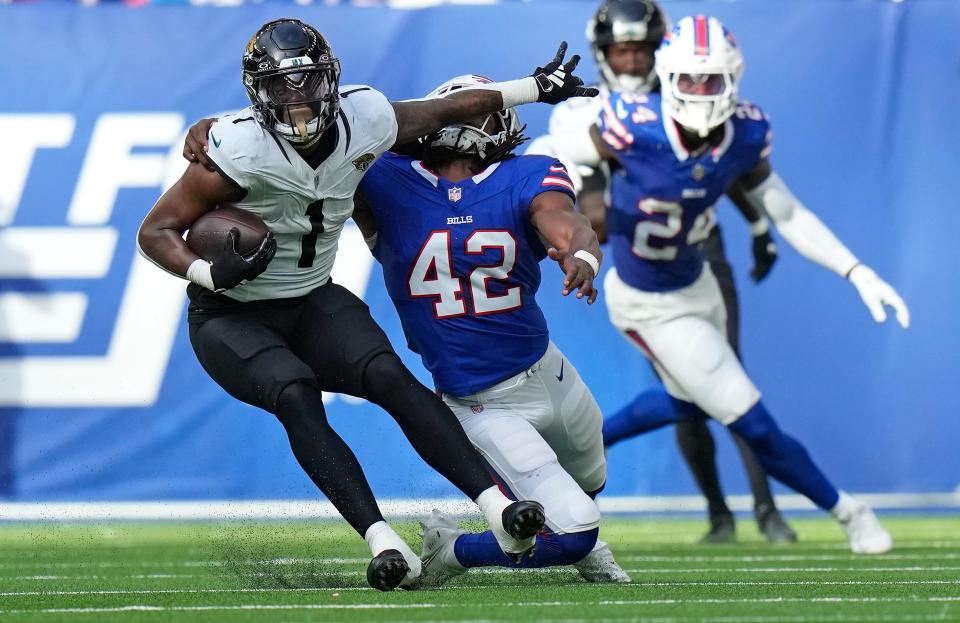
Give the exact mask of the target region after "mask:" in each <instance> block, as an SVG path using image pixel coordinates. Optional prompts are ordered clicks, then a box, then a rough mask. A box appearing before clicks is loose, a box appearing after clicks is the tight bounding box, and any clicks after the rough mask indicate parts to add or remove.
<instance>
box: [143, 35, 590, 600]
mask: <svg viewBox="0 0 960 623" xmlns="http://www.w3.org/2000/svg"><path fill="white" fill-rule="evenodd" d="M565 47H566V46H565V45H561V49H560V50H559V51H558V55H557V57H556V58H555V59H554V60H553V61H552V62H551V63H549V64H548V65H547V66H546V67H545V68H542V69H539V68H538V70H537V71H535V72H534V76H531V77H529V78H524V79H521V80H517V81H512V82H505V83H500V84H489V85H484V87H483V88H482V89H474V90H469V91H464V92H462V93H456V94H452V95H451V96H450V97H449V98H439V99H434V100H430V101H418V102H394V103H391V102H389V101H387V99H386V98H385V97H384V96H383V95H382V94H381V93H379V92H377V91H375V90H373V89H371V88H370V87H365V86H354V87H342V88H341V87H340V86H339V78H340V63H339V61H338V60H337V58H336V57H335V56H334V54H333V51H332V50H331V48H330V46H329V44H328V43H327V41H326V40H325V39H324V37H323V35H321V34H320V32H319V31H317V30H316V29H315V28H313V27H311V26H309V25H307V24H304V23H303V22H300V21H299V20H291V19H281V20H275V21H272V22H268V23H267V24H265V25H264V26H263V27H261V28H260V29H259V30H258V31H257V32H256V33H255V34H254V36H253V37H252V38H251V39H250V41H249V43H248V44H247V47H246V51H245V53H244V56H243V72H242V75H243V82H244V87H245V88H246V91H247V95H248V96H249V98H250V101H251V103H252V106H251V107H248V108H246V109H244V110H242V111H241V112H240V113H238V114H234V115H229V116H226V117H224V118H222V119H220V120H219V121H217V122H216V123H215V124H214V125H213V127H212V129H211V130H210V143H212V146H211V148H210V149H209V152H207V153H205V149H204V147H203V146H200V145H198V144H197V143H196V140H195V139H194V140H193V142H192V143H191V142H190V139H188V144H187V146H186V147H185V155H187V156H190V157H191V158H192V159H193V160H194V162H193V163H191V164H190V165H189V166H188V167H187V169H186V171H185V172H184V174H183V176H182V177H181V178H180V180H179V181H178V182H177V183H176V184H174V185H173V186H172V187H171V188H170V189H169V190H168V191H167V192H166V193H164V195H163V196H162V197H161V198H160V199H159V200H158V202H157V204H156V205H155V206H154V208H153V209H152V210H151V212H150V213H149V214H148V215H147V217H146V220H145V221H144V223H143V225H142V226H141V228H140V231H139V235H138V242H139V246H140V249H141V252H142V253H143V254H144V255H145V256H146V257H148V258H149V259H151V260H152V261H154V262H155V263H156V264H158V265H159V266H160V267H162V268H164V269H166V270H167V271H169V272H171V273H173V274H175V275H178V276H180V277H183V278H186V279H188V280H189V281H190V282H191V283H190V285H189V286H188V295H189V297H190V306H189V315H188V320H189V324H190V340H191V343H192V345H193V348H194V351H195V352H196V354H197V357H198V359H199V360H200V363H201V364H202V365H203V367H204V369H205V370H206V371H207V372H208V373H209V374H210V376H211V377H212V378H213V379H214V380H215V381H216V382H217V383H218V384H219V385H220V386H221V387H223V388H224V389H225V390H226V391H227V392H228V393H230V394H231V395H232V396H234V397H235V398H237V399H239V400H242V401H243V402H246V403H248V404H251V405H254V406H257V407H260V408H262V409H264V410H266V411H269V412H270V413H273V414H274V415H276V417H277V419H278V420H279V421H280V423H281V424H282V425H283V427H284V429H285V430H286V432H287V435H288V437H289V439H290V445H291V448H292V450H293V453H294V455H295V457H296V459H297V461H298V462H299V464H300V466H301V467H302V468H303V470H304V471H305V472H306V473H307V475H308V476H309V477H310V478H311V479H312V480H313V482H314V483H315V484H316V485H317V487H318V488H319V489H320V490H321V491H323V493H324V494H325V495H326V496H327V497H328V498H329V499H330V501H331V502H332V503H333V504H334V506H336V508H337V510H338V511H339V512H340V513H341V514H342V515H343V517H344V518H345V519H346V520H347V521H348V522H349V523H350V525H351V526H352V527H353V528H354V529H355V530H356V531H357V532H358V533H359V534H360V535H362V536H363V537H364V539H365V540H366V541H367V543H368V545H369V547H370V551H371V554H372V556H373V560H372V561H371V563H370V565H369V566H368V569H367V579H368V581H369V582H370V584H371V585H372V586H374V587H375V588H378V589H381V590H390V589H392V588H395V587H396V586H397V585H399V584H400V582H402V581H404V580H406V581H411V580H413V579H415V578H416V577H417V576H418V575H419V573H420V559H419V557H417V556H416V555H415V554H413V552H412V551H411V550H410V548H409V546H408V545H407V544H406V543H404V541H403V540H402V539H401V538H400V537H399V536H398V535H397V534H396V533H395V532H394V531H393V529H392V528H391V527H390V526H389V525H388V524H387V523H386V522H385V521H384V519H383V516H382V514H381V513H380V509H379V508H378V506H377V503H376V500H375V499H374V497H373V494H372V492H371V491H370V487H369V485H368V483H367V481H366V478H365V477H364V474H363V471H362V470H361V468H360V465H359V463H358V462H357V459H356V457H355V456H354V454H353V452H352V451H351V450H350V448H348V447H347V445H346V444H345V443H344V441H343V440H342V439H341V438H340V437H339V436H338V435H337V433H336V432H335V431H334V430H333V429H332V428H331V427H330V425H329V423H328V422H327V419H326V417H325V413H324V407H323V403H322V401H321V390H323V391H332V392H342V393H346V394H350V395H354V396H363V397H365V398H367V399H369V400H370V401H372V402H374V403H375V404H377V405H379V406H381V407H382V408H384V409H385V410H386V411H387V412H388V413H390V415H391V416H392V417H393V418H394V419H395V420H396V421H397V423H398V424H399V425H400V428H401V429H402V430H403V432H404V434H405V435H406V437H407V439H408V440H409V441H410V442H411V444H412V445H413V446H414V448H415V449H416V450H417V452H418V453H419V454H420V456H421V457H422V458H423V459H424V460H425V461H426V462H427V463H428V464H429V465H430V466H431V467H433V468H434V469H436V470H437V471H439V472H440V473H441V474H443V475H444V476H445V477H446V478H447V479H448V480H450V482H452V483H453V484H454V485H456V486H457V487H458V488H459V489H460V490H461V491H463V492H464V493H465V494H466V495H467V496H469V497H470V498H471V499H473V500H475V501H476V503H477V504H478V505H479V506H480V508H481V510H482V511H483V513H484V515H485V516H486V518H487V520H488V522H489V524H490V527H491V529H492V530H493V533H494V535H495V538H496V540H497V543H498V544H499V546H500V547H502V548H503V550H504V551H505V552H506V553H507V554H510V555H513V556H516V557H519V556H521V555H522V554H523V553H525V552H527V551H528V550H529V549H530V548H531V547H532V546H533V543H534V535H535V534H536V532H538V531H539V529H540V528H541V527H542V524H543V509H542V507H541V506H540V505H539V504H538V503H536V502H519V503H514V502H511V500H509V499H508V498H507V497H506V496H504V495H503V494H502V493H501V492H500V491H499V489H498V488H497V487H496V486H495V484H494V483H493V481H492V479H491V477H490V475H489V474H488V473H487V472H486V469H485V465H484V464H483V461H482V459H481V458H480V456H479V455H478V454H477V452H476V451H475V450H474V449H473V447H472V445H471V444H470V441H469V440H468V439H467V437H466V435H465V434H464V433H463V430H462V428H461V427H460V426H459V424H458V423H457V421H456V418H455V417H454V416H453V414H452V413H451V412H450V410H449V409H448V408H447V406H446V405H445V404H443V402H442V401H441V400H440V399H439V397H437V396H436V395H435V394H433V392H431V391H430V390H428V389H427V388H426V387H424V386H423V385H422V384H420V383H419V382H418V381H417V380H416V378H415V377H414V376H413V375H412V374H411V373H410V372H409V371H408V370H407V369H406V367H405V366H404V365H403V363H402V362H401V361H400V359H399V358H398V357H397V355H396V354H395V353H394V351H393V349H392V348H391V346H390V344H389V342H388V341H387V338H386V335H384V333H383V331H382V330H381V329H380V327H378V326H377V324H376V323H375V322H374V321H373V319H372V318H371V317H370V314H369V311H368V309H367V306H366V305H365V304H364V303H363V301H361V300H360V299H359V298H357V297H356V296H354V295H353V294H351V293H350V292H349V291H348V290H346V289H345V288H343V287H341V286H339V285H337V284H334V283H332V282H331V281H330V271H331V269H332V267H333V263H334V256H335V254H336V249H337V239H338V237H339V235H340V231H341V229H342V227H343V223H344V221H345V220H346V219H347V218H348V217H349V216H350V213H351V212H352V211H353V193H354V191H355V190H356V188H357V184H359V182H360V179H361V177H362V176H363V174H364V173H365V172H366V170H367V169H368V168H369V166H370V165H371V164H372V163H373V161H374V160H376V158H377V157H379V156H380V155H381V154H382V153H383V152H384V151H386V150H387V149H389V148H390V147H391V146H392V145H393V144H394V143H397V142H401V143H402V142H406V141H409V140H412V139H414V138H416V137H419V136H423V135H424V134H427V133H429V132H431V131H433V130H436V129H437V128H440V127H443V126H445V125H447V124H449V123H452V122H456V121H466V120H468V119H472V118H474V117H476V116H477V115H480V114H484V113H490V112H495V111H498V110H502V109H503V108H505V107H507V108H509V107H511V106H513V105H516V104H519V103H524V102H532V101H548V102H552V103H556V102H558V101H560V100H562V99H565V98H566V97H570V96H572V95H583V94H586V95H589V94H591V92H595V91H592V90H589V89H583V88H582V87H581V85H582V82H581V81H580V80H579V78H576V77H575V76H573V75H571V71H572V69H573V68H574V67H575V65H576V59H572V60H571V62H569V63H567V64H566V65H563V64H562V62H563V58H562V57H563V53H564V50H565ZM204 137H205V132H204ZM204 164H206V165H208V166H209V169H208V168H206V167H205V166H204ZM217 205H230V206H234V207H238V208H241V209H244V210H249V211H251V212H253V213H255V214H257V215H259V216H260V217H261V218H262V219H263V220H264V221H265V222H266V224H267V226H268V227H269V229H270V235H268V236H267V237H266V238H265V239H264V241H263V244H262V245H261V246H260V248H259V249H257V250H256V251H254V252H252V253H251V254H249V255H247V256H242V255H240V254H238V253H237V252H236V250H235V246H236V238H237V232H236V231H231V232H230V235H229V236H228V239H227V243H226V245H225V246H224V247H223V249H222V250H221V252H220V253H219V255H217V256H216V257H215V258H214V259H213V261H212V263H211V262H207V261H205V260H203V259H201V258H199V257H198V256H197V255H196V254H194V253H193V251H191V250H190V248H189V247H188V246H187V245H186V243H185V242H184V240H183V238H182V234H183V232H184V231H185V230H187V229H189V227H190V226H191V224H192V223H193V222H194V221H196V220H197V219H198V218H199V217H200V216H201V215H203V214H205V213H206V212H208V211H210V210H212V209H213V208H215V207H216V206H217Z"/></svg>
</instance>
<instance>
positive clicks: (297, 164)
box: [207, 86, 397, 302]
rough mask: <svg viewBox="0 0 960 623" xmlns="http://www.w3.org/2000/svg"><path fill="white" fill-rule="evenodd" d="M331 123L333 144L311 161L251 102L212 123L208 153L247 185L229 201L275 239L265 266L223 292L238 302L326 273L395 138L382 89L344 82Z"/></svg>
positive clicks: (299, 288) (279, 292)
mask: <svg viewBox="0 0 960 623" xmlns="http://www.w3.org/2000/svg"><path fill="white" fill-rule="evenodd" d="M336 128H337V131H338V133H339V138H338V140H337V147H336V149H334V151H333V153H332V154H330V156H329V157H327V159H326V160H324V161H323V163H321V164H320V166H319V167H317V168H316V169H313V168H312V167H311V166H310V165H309V164H307V163H306V162H305V161H304V160H303V158H301V157H300V155H299V154H298V153H297V152H296V150H294V148H293V146H292V145H291V144H290V143H288V142H287V141H285V140H284V139H283V138H281V137H279V136H277V135H275V134H272V133H270V132H268V131H267V130H266V129H265V128H263V127H262V126H261V125H260V124H259V123H257V122H256V120H255V119H254V117H253V111H252V110H251V109H250V108H245V109H244V110H241V111H240V112H238V113H236V114H232V115H227V116H225V117H222V118H220V119H219V120H218V121H217V122H216V123H215V124H214V125H213V127H212V128H210V135H209V145H210V150H209V152H208V153H207V155H208V156H209V158H210V159H211V160H212V161H213V162H214V163H215V164H216V165H217V166H218V167H219V168H220V170H221V171H222V172H223V173H224V174H225V175H226V176H227V177H229V178H230V179H232V180H233V181H234V182H236V183H237V184H238V185H239V186H240V187H242V188H243V189H245V190H246V191H247V195H246V196H245V197H244V198H243V199H242V200H241V201H238V202H236V203H233V204H230V205H232V206H234V207H237V208H240V209H243V210H248V211H250V212H253V213H254V214H256V215H257V216H259V217H260V218H262V219H263V221H264V222H265V223H266V224H267V227H268V228H270V231H271V232H273V235H274V236H275V237H276V239H277V253H276V255H275V256H274V258H273V260H271V262H270V265H269V266H267V270H266V271H264V272H263V273H262V274H260V275H259V276H258V277H257V278H256V279H253V280H252V281H248V282H244V283H242V284H240V285H239V286H237V287H235V288H232V289H230V290H227V291H226V292H225V293H224V294H225V295H226V296H229V297H230V298H232V299H235V300H238V301H242V302H247V301H255V300H262V299H278V298H291V297H295V296H303V295H305V294H307V293H309V292H310V291H311V290H313V289H314V288H316V287H318V286H321V285H323V284H325V283H326V282H327V280H328V279H329V278H330V271H331V270H333V262H334V258H335V257H336V254H337V240H338V238H339V237H340V231H341V230H342V229H343V224H344V222H345V221H346V220H347V218H349V217H350V215H351V214H352V213H353V194H354V192H355V191H356V190H357V185H358V184H359V183H360V178H362V177H363V174H364V173H365V172H366V171H367V170H368V169H369V168H370V165H371V164H373V161H374V160H376V159H377V158H378V157H379V156H380V155H381V154H382V153H383V152H385V151H386V150H387V149H389V148H390V147H391V146H392V145H393V144H394V142H395V141H396V138H397V118H396V115H395V114H394V111H393V106H391V104H390V102H389V101H388V100H387V98H386V97H384V95H383V94H382V93H380V92H379V91H375V90H374V89H371V88H369V87H362V86H344V87H341V88H340V113H339V114H338V115H337V123H336ZM328 131H330V130H328Z"/></svg>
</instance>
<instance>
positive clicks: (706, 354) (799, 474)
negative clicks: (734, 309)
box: [605, 268, 890, 553]
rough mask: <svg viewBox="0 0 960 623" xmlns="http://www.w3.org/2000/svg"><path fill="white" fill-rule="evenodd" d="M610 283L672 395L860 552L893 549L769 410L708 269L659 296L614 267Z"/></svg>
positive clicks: (612, 306)
mask: <svg viewBox="0 0 960 623" xmlns="http://www.w3.org/2000/svg"><path fill="white" fill-rule="evenodd" d="M605 286H606V291H607V304H608V308H609V310H610V316H611V320H612V321H613V322H614V325H615V326H617V327H618V328H619V329H620V330H621V331H623V332H624V333H627V334H628V335H630V332H633V333H634V334H635V335H636V337H637V338H638V339H639V340H640V341H641V342H642V345H643V348H644V349H645V352H646V353H648V355H649V356H650V357H651V358H652V360H653V361H654V364H655V365H656V366H657V368H658V372H659V373H660V376H661V378H662V379H663V380H664V384H665V386H666V387H667V390H668V391H669V392H670V394H671V395H672V396H674V397H675V398H677V399H678V400H681V401H689V404H691V405H695V406H696V407H697V408H700V409H702V410H703V411H704V412H706V413H707V414H708V415H710V416H711V417H713V418H714V419H716V420H718V421H720V422H721V423H722V424H724V425H726V426H729V427H730V428H731V430H733V431H735V432H736V433H738V434H739V435H740V436H741V437H743V439H744V440H745V441H746V442H747V443H748V444H749V445H750V448H751V450H753V452H754V454H755V455H756V457H757V459H758V460H759V461H760V463H761V465H762V466H763V467H764V468H765V469H766V470H767V472H768V473H769V474H770V475H772V476H773V477H774V478H776V479H777V480H779V481H781V482H783V483H784V484H786V485H787V486H789V487H791V488H793V489H794V490H796V491H797V492H799V493H802V494H803V495H805V496H807V497H808V498H809V499H810V500H811V501H812V502H814V503H815V504H816V505H817V506H819V507H821V508H823V509H825V510H828V511H831V512H833V513H834V515H835V516H836V517H837V519H838V520H839V521H840V522H841V524H842V525H844V527H845V529H847V533H848V538H849V539H850V544H851V547H852V548H853V550H854V551H855V552H862V553H878V552H881V551H886V550H887V549H889V547H890V541H889V535H887V534H886V532H885V531H883V530H882V528H880V529H879V530H875V529H874V528H879V523H877V522H876V519H875V518H874V517H873V516H872V513H870V512H869V509H866V510H864V508H865V507H863V508H861V507H856V508H854V506H853V504H852V503H849V504H848V503H846V500H847V499H848V498H844V497H841V495H840V492H839V491H838V490H837V489H836V488H835V487H834V486H833V485H832V484H831V483H830V482H829V480H827V478H826V476H824V474H823V472H821V471H820V469H819V468H818V467H817V466H816V465H815V464H814V463H813V461H812V460H811V459H810V456H809V454H807V452H806V450H805V449H804V448H803V446H801V445H800V444H799V443H798V442H797V441H796V440H795V439H793V438H792V437H789V436H788V435H786V434H784V433H783V432H782V431H781V430H780V429H779V427H778V426H777V425H776V423H775V422H774V421H773V419H772V418H771V417H770V414H769V413H768V412H767V411H766V408H765V407H764V406H763V403H762V401H760V393H759V392H758V391H757V389H756V387H754V385H753V383H752V382H751V381H750V379H749V377H747V374H746V372H745V371H744V370H743V367H742V366H741V365H740V361H739V360H738V359H737V357H736V355H735V354H734V352H733V349H731V348H730V345H729V344H727V342H726V340H725V339H724V337H723V333H722V328H721V327H722V324H721V323H720V320H721V319H722V313H720V312H719V308H720V306H721V305H722V301H721V298H720V293H719V289H718V288H717V285H716V281H715V280H714V279H713V275H712V273H710V271H709V270H708V269H707V268H705V269H704V274H703V275H701V277H700V278H699V279H698V280H697V281H696V282H695V283H694V284H692V285H691V286H688V287H687V288H684V289H682V290H679V291H676V292H671V293H666V294H660V295H653V296H652V295H651V293H645V292H640V291H637V290H634V289H632V288H629V286H626V284H623V282H622V281H620V280H619V277H617V275H616V274H615V272H614V271H611V275H610V276H608V277H607V280H606V282H605ZM644 301H646V302H647V305H643V303H644ZM638 305H639V306H640V307H639V308H638ZM845 522H846V523H845ZM849 526H853V527H852V528H851V527H849ZM854 533H858V534H859V536H858V535H856V534H854Z"/></svg>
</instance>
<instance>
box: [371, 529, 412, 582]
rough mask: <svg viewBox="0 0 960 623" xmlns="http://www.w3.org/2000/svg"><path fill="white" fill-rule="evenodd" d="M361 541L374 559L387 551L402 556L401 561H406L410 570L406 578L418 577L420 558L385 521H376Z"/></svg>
mask: <svg viewBox="0 0 960 623" xmlns="http://www.w3.org/2000/svg"><path fill="white" fill-rule="evenodd" d="M363 539H364V540H365V541H366V542H367V546H368V547H369V548H370V553H371V554H372V555H373V557H374V558H376V557H377V556H379V555H380V554H381V553H383V552H385V551H386V550H388V549H395V550H397V551H398V552H400V553H401V554H403V559H404V560H406V561H407V566H408V567H410V570H409V571H407V578H408V579H411V580H412V579H414V578H417V577H420V570H421V564H420V557H419V556H417V555H416V554H414V553H413V550H412V549H410V546H409V545H407V543H406V541H404V540H403V539H401V538H400V535H399V534H397V533H396V532H394V531H393V528H391V527H390V526H389V524H387V522H385V521H378V522H377V523H375V524H373V525H372V526H370V527H369V528H367V532H366V534H364V535H363Z"/></svg>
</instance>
